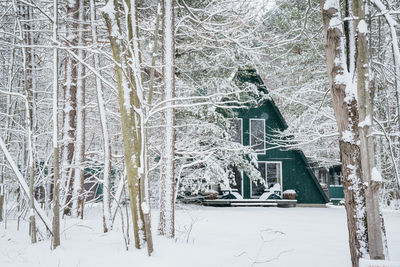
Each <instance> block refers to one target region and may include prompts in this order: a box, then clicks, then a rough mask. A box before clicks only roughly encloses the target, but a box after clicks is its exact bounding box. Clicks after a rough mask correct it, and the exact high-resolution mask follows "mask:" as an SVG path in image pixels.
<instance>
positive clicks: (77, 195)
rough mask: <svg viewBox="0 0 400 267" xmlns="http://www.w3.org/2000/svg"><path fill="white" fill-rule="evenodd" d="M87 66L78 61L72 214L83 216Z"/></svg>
mask: <svg viewBox="0 0 400 267" xmlns="http://www.w3.org/2000/svg"><path fill="white" fill-rule="evenodd" d="M75 5H76V6H78V18H79V20H78V45H79V46H83V44H84V36H83V32H84V30H85V28H84V24H85V16H84V12H85V11H86V8H85V6H84V1H83V0H77V1H76V4H75ZM84 56H85V53H84V51H83V50H82V49H78V57H79V58H80V59H81V60H83V59H84ZM84 76H85V66H83V64H82V63H80V62H79V63H77V84H76V133H75V135H76V142H75V150H74V153H75V155H74V162H75V170H74V172H73V175H74V178H73V194H72V215H73V216H74V217H78V216H80V217H81V218H83V204H84V195H83V193H84V179H85V176H84V170H85V166H84V164H85V91H86V89H85V86H86V85H85V81H86V79H85V78H84Z"/></svg>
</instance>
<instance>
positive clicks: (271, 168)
mask: <svg viewBox="0 0 400 267" xmlns="http://www.w3.org/2000/svg"><path fill="white" fill-rule="evenodd" d="M258 171H259V172H260V174H261V177H262V178H263V180H264V182H263V183H260V182H252V184H251V195H252V196H253V197H254V196H261V195H262V194H263V193H264V191H265V189H266V188H267V189H269V190H270V191H271V193H274V192H275V191H279V192H280V191H281V189H282V187H281V185H282V164H281V162H258Z"/></svg>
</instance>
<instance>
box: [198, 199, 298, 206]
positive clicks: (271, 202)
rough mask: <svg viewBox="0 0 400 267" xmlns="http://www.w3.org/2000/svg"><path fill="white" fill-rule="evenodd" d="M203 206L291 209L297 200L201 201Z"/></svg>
mask: <svg viewBox="0 0 400 267" xmlns="http://www.w3.org/2000/svg"><path fill="white" fill-rule="evenodd" d="M201 204H202V205H204V206H213V207H278V208H293V207H296V204H297V200H289V199H266V200H260V199H214V200H203V201H202V202H201Z"/></svg>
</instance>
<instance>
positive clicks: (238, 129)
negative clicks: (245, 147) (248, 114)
mask: <svg viewBox="0 0 400 267" xmlns="http://www.w3.org/2000/svg"><path fill="white" fill-rule="evenodd" d="M242 127H243V121H242V119H240V118H237V119H230V120H229V128H230V129H231V131H232V135H231V137H232V141H233V142H236V143H239V144H243V142H242V140H243V139H242V129H243V128H242Z"/></svg>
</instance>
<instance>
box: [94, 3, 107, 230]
mask: <svg viewBox="0 0 400 267" xmlns="http://www.w3.org/2000/svg"><path fill="white" fill-rule="evenodd" d="M90 18H91V19H90V22H91V28H92V41H93V43H95V44H96V43H97V29H96V9H95V5H94V0H90ZM93 61H94V67H95V69H99V68H100V59H99V56H98V55H97V54H94V56H93ZM95 82H96V93H97V105H98V107H99V114H100V122H101V130H102V134H103V151H104V178H103V228H104V232H107V231H109V230H110V228H111V224H112V223H111V222H112V216H111V143H110V137H109V134H108V125H107V116H106V107H105V103H104V97H103V89H102V84H101V81H100V78H99V77H97V76H96V80H95Z"/></svg>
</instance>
